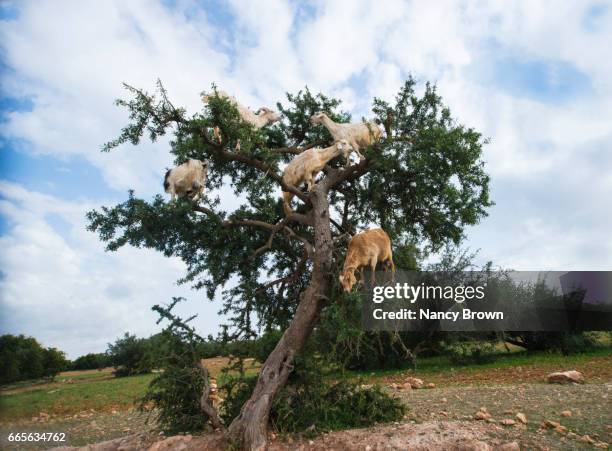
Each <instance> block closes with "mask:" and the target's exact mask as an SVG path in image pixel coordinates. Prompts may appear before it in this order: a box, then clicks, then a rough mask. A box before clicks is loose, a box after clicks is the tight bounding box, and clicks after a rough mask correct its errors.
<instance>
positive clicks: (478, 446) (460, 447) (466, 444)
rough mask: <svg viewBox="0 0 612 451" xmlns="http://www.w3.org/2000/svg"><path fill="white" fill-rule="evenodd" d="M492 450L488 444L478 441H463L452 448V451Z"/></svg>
mask: <svg viewBox="0 0 612 451" xmlns="http://www.w3.org/2000/svg"><path fill="white" fill-rule="evenodd" d="M492 449H493V448H491V447H490V446H489V445H488V444H486V443H485V442H481V441H480V440H464V441H462V442H459V443H457V444H456V445H455V447H454V448H452V450H453V451H491V450H492Z"/></svg>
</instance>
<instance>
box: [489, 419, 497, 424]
mask: <svg viewBox="0 0 612 451" xmlns="http://www.w3.org/2000/svg"><path fill="white" fill-rule="evenodd" d="M487 423H491V424H495V423H497V420H496V419H495V418H487Z"/></svg>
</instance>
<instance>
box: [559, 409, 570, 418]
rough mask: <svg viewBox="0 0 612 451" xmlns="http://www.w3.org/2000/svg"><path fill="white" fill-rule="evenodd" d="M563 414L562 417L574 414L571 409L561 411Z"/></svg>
mask: <svg viewBox="0 0 612 451" xmlns="http://www.w3.org/2000/svg"><path fill="white" fill-rule="evenodd" d="M561 416H562V417H571V416H572V411H571V410H564V411H563V412H561Z"/></svg>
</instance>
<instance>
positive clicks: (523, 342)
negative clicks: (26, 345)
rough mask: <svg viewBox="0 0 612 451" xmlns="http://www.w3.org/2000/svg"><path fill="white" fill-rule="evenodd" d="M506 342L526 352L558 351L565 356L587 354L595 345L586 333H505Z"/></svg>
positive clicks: (592, 338)
mask: <svg viewBox="0 0 612 451" xmlns="http://www.w3.org/2000/svg"><path fill="white" fill-rule="evenodd" d="M506 341H507V342H509V343H512V344H514V345H516V346H521V347H523V348H525V349H526V350H527V351H557V352H559V351H560V352H562V353H563V354H565V355H567V354H577V353H580V352H587V351H590V350H591V349H593V348H594V347H596V345H597V343H596V339H594V336H593V335H591V334H589V333H588V332H506Z"/></svg>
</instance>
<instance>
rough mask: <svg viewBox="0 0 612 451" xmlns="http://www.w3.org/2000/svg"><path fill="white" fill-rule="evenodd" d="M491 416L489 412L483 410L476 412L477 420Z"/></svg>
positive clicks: (475, 417)
mask: <svg viewBox="0 0 612 451" xmlns="http://www.w3.org/2000/svg"><path fill="white" fill-rule="evenodd" d="M489 418H491V415H490V414H488V413H487V412H483V411H482V410H479V411H478V412H476V413H475V414H474V419H475V420H488V419H489Z"/></svg>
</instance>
